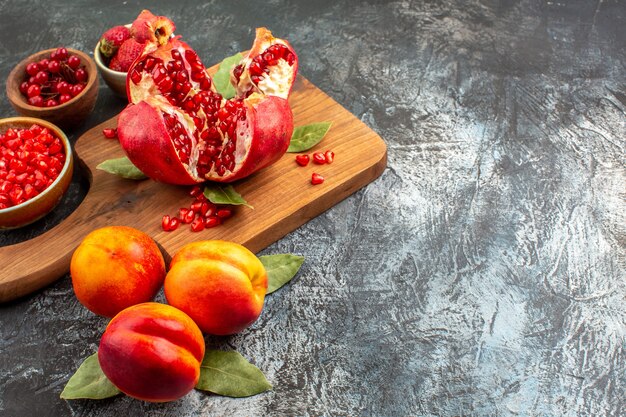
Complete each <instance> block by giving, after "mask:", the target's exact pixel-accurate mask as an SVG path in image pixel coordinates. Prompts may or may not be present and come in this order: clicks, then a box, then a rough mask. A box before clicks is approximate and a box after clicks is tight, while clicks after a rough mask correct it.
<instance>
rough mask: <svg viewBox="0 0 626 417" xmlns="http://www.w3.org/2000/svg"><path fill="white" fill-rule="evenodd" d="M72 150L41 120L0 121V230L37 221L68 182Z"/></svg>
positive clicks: (55, 203) (60, 195) (64, 139)
mask: <svg viewBox="0 0 626 417" xmlns="http://www.w3.org/2000/svg"><path fill="white" fill-rule="evenodd" d="M73 167H74V162H73V156H72V148H71V146H70V142H69V140H68V139H67V136H65V133H63V131H62V130H61V129H60V128H58V127H57V126H55V125H53V124H52V123H49V122H47V121H45V120H42V119H36V118H32V117H11V118H7V119H0V229H14V228H17V227H22V226H25V225H27V224H30V223H32V222H34V221H35V220H38V219H40V218H41V217H43V216H45V215H46V214H48V213H49V212H50V211H51V210H52V209H53V208H54V207H55V206H56V205H57V204H58V203H59V201H60V200H61V198H62V197H63V195H64V194H65V192H66V191H67V188H68V187H69V184H70V182H71V180H72V170H73Z"/></svg>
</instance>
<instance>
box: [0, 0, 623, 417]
mask: <svg viewBox="0 0 626 417" xmlns="http://www.w3.org/2000/svg"><path fill="white" fill-rule="evenodd" d="M200 3H201V2H191V1H186V2H183V1H176V2H173V1H170V2H165V1H155V2H150V3H147V2H146V3H145V4H140V3H139V2H136V1H127V2H120V1H106V2H104V1H80V2H78V1H69V0H66V1H55V2H46V1H42V0H36V1H31V2H18V1H13V2H10V1H0V13H1V16H0V75H1V76H2V79H6V76H7V75H8V74H9V71H10V70H11V68H12V67H13V66H14V65H15V64H16V63H17V62H18V61H19V60H21V59H23V58H24V57H26V56H28V55H30V54H31V53H34V52H36V51H39V50H41V49H46V48H50V47H56V46H59V45H65V46H68V47H72V48H76V49H80V50H83V51H86V52H90V53H91V52H92V51H93V48H94V46H95V44H96V42H97V41H98V39H99V36H100V34H101V33H102V32H103V31H104V30H106V29H107V28H109V27H111V26H113V25H117V24H123V23H127V22H131V21H132V20H133V19H134V17H135V16H136V15H137V14H138V13H139V11H140V10H141V9H142V8H144V7H148V8H150V9H151V10H152V11H153V12H155V13H157V14H164V15H167V16H169V17H171V18H172V19H173V20H174V21H175V23H176V25H177V28H178V29H177V31H176V32H177V34H180V35H182V36H183V37H184V39H185V40H186V41H187V42H188V43H189V44H191V45H192V47H194V48H195V49H196V50H197V51H198V53H199V54H200V56H201V57H202V59H203V60H204V62H205V63H206V64H207V65H211V64H213V63H216V62H218V61H220V60H221V59H222V58H223V57H226V56H229V55H232V54H233V53H235V52H237V51H240V50H243V49H247V48H249V46H250V45H251V42H252V39H253V36H254V28H255V27H257V26H267V27H269V28H270V29H271V30H272V31H273V32H274V33H275V34H276V35H277V36H280V37H284V38H286V39H288V40H289V41H290V42H291V43H292V44H293V45H294V47H295V48H296V50H297V51H298V53H299V56H300V71H301V74H303V75H304V76H306V77H307V78H308V79H310V80H311V81H312V82H313V83H314V84H315V85H317V86H318V87H320V88H321V89H322V90H324V91H325V92H327V93H328V94H329V95H330V96H332V97H333V98H334V99H336V100H337V101H338V102H339V103H341V104H342V105H343V106H345V107H346V108H347V109H349V110H350V111H351V112H353V113H354V114H356V115H357V117H359V118H360V119H361V120H363V121H364V122H365V123H366V124H368V125H369V126H370V127H371V128H372V129H374V130H375V131H376V132H378V133H379V134H380V135H381V136H382V137H383V139H384V140H385V141H386V143H387V145H388V151H389V161H388V168H387V169H386V171H385V172H384V173H383V175H382V176H381V177H380V178H379V179H378V180H377V181H375V182H374V183H372V184H371V185H369V186H367V187H366V188H364V189H362V190H360V191H359V192H357V193H356V194H354V195H353V196H351V197H350V198H348V199H347V200H345V201H343V202H341V203H340V204H338V205H337V206H335V207H334V208H332V209H331V210H329V211H328V212H326V213H324V214H323V215H321V216H319V217H318V218H316V219H313V220H312V221H310V222H309V223H307V224H305V225H304V226H302V227H301V228H299V229H297V230H296V231H294V232H293V233H291V234H289V235H288V236H286V237H285V238H284V239H282V240H281V241H279V242H277V243H276V244H274V245H272V246H270V247H269V248H268V249H266V250H265V251H264V252H263V253H268V254H269V253H281V252H292V253H298V254H302V255H304V256H306V263H305V264H304V266H303V269H302V270H301V272H300V273H299V275H298V276H297V277H296V278H295V279H294V281H293V282H292V283H291V284H290V285H288V286H287V287H285V288H283V289H282V290H280V291H279V292H277V293H275V294H273V295H271V296H269V297H268V298H267V301H266V306H265V310H264V313H263V315H262V317H261V319H260V320H259V321H258V322H257V323H255V324H254V325H253V326H252V328H250V329H248V330H246V331H244V332H243V333H241V334H239V335H237V336H234V337H230V338H207V342H208V343H209V345H211V346H218V347H221V348H234V349H236V350H238V351H239V352H241V353H242V354H243V355H244V356H245V357H246V358H248V359H249V360H250V361H251V362H253V363H255V364H256V365H257V366H258V367H259V368H260V369H262V370H263V371H264V373H265V374H266V376H267V378H268V379H269V380H270V381H271V382H272V383H273V385H274V390H273V391H272V392H268V393H264V394H261V395H258V396H255V397H252V398H247V399H230V398H223V397H217V396H213V395H210V394H206V393H202V392H197V391H194V392H192V393H191V394H189V395H187V396H186V397H184V398H183V399H181V400H179V401H176V402H173V403H169V404H148V403H142V402H140V401H136V400H133V399H130V398H126V397H122V396H120V397H116V398H114V399H110V400H104V401H70V402H66V401H63V400H61V399H59V393H60V392H61V390H62V388H63V386H64V385H65V383H66V382H67V380H68V378H69V376H70V375H71V374H72V373H73V372H74V371H75V370H76V368H77V367H78V365H79V364H80V363H81V362H82V360H83V359H84V358H86V357H87V356H88V355H90V354H91V353H93V352H94V351H95V350H96V348H97V345H98V342H99V339H100V335H101V334H102V332H103V330H104V328H105V326H106V320H105V319H103V318H99V317H95V316H94V315H93V314H91V313H90V312H89V311H87V310H86V309H85V308H83V307H82V306H81V305H80V304H79V303H78V301H77V300H76V299H75V297H74V295H73V292H72V288H71V283H70V280H69V277H68V276H65V277H63V278H61V279H60V280H59V281H58V282H56V283H55V284H53V285H51V286H50V287H48V288H46V289H44V290H42V291H39V292H38V293H35V294H33V295H30V296H28V297H25V298H23V299H21V300H18V301H15V302H11V303H8V304H5V305H2V306H0V414H2V415H3V416H40V417H43V416H61V415H74V416H86V415H90V416H112V415H131V416H136V415H149V416H164V415H168V416H169V415H172V416H173V415H184V416H200V415H232V416H240V415H246V416H252V415H255V416H265V415H279V416H280V415H315V416H317V415H363V416H368V415H372V416H400V415H429V416H430V415H445V416H452V415H477V416H485V415H492V416H509V415H542V416H543V415H566V416H575V415H584V416H587V415H589V416H605V415H608V416H617V415H620V411H619V410H620V409H622V410H623V409H624V407H625V404H624V394H625V392H626V365H625V363H624V360H625V344H626V340H625V335H626V323H625V321H626V319H625V317H626V308H625V307H624V305H625V303H624V301H625V299H626V280H625V278H626V274H625V271H626V262H625V258H626V257H625V251H624V248H625V243H626V230H625V229H626V226H625V225H626V221H625V220H626V219H625V212H626V210H625V209H626V204H625V197H626V192H625V191H626V190H625V184H626V172H625V166H626V160H625V159H626V158H625V147H626V140H625V133H626V126H625V120H626V119H625V117H624V111H625V109H626V85H625V81H626V80H625V77H624V59H625V48H624V45H625V44H626V35H625V29H624V28H626V21H625V19H626V6H625V3H624V2H623V1H617V0H606V1H603V0H599V1H564V0H554V1H512V0H508V1H505V0H503V1H495V0H493V1H490V0H482V1H472V2H467V1H461V0H459V1H452V0H433V1H425V2H422V1H389V2H383V1H369V2H362V1H356V0H353V1H344V2H336V1H316V2H309V1H295V0H293V1H288V0H274V1H267V2H242V1H229V2H226V1H209V2H202V4H200ZM123 106H124V103H123V102H122V101H120V100H119V99H117V98H115V97H114V96H113V95H112V93H111V92H110V91H109V90H108V88H107V87H106V85H105V84H104V83H103V82H102V83H101V86H100V94H99V97H98V102H97V106H96V109H95V111H94V113H93V114H92V116H91V117H90V118H89V119H88V120H87V121H86V122H85V124H84V125H82V126H77V127H76V128H75V129H73V130H68V131H67V133H68V134H69V136H70V138H71V139H72V141H75V140H76V139H77V138H78V137H79V136H80V135H81V133H83V132H85V131H86V130H88V129H89V128H90V127H91V126H94V125H95V124H97V123H99V122H102V121H104V120H106V119H108V118H110V117H113V116H114V115H116V114H117V113H118V112H119V111H120V110H121V109H122V108H123ZM0 115H1V116H2V117H6V116H12V115H14V112H13V110H12V108H11V107H10V105H9V103H8V101H7V100H6V98H5V99H4V100H1V101H0ZM337 157H338V158H340V157H341V155H337ZM81 178H82V176H81V174H80V173H77V174H76V180H75V182H74V183H73V185H72V187H71V189H70V192H69V193H68V195H67V198H66V199H65V200H64V201H63V204H62V205H61V206H60V207H58V208H57V209H56V210H55V211H54V213H52V214H51V215H49V216H48V217H46V218H45V219H44V220H41V221H39V222H37V223H36V224H34V225H32V226H30V227H28V228H26V229H23V230H19V231H5V232H0V245H9V244H11V243H15V242H17V241H20V240H23V239H27V238H28V237H30V236H34V235H37V234H39V233H41V232H42V231H44V230H47V229H48V228H50V227H52V226H54V224H56V223H58V222H59V221H60V219H62V218H64V217H65V216H67V215H68V214H69V213H70V212H71V211H72V210H73V209H74V208H75V207H76V206H77V205H78V204H79V202H80V200H81V199H82V196H83V195H84V193H85V190H86V188H85V187H86V185H84V184H83V183H81V181H80V179H81ZM294 192H301V191H300V190H294ZM51 250H53V249H51ZM32 255H33V256H37V254H35V253H33V254H32ZM159 299H161V300H162V297H161V296H160V298H159ZM621 413H622V414H621V415H623V411H622V412H621Z"/></svg>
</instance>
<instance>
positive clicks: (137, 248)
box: [70, 226, 165, 317]
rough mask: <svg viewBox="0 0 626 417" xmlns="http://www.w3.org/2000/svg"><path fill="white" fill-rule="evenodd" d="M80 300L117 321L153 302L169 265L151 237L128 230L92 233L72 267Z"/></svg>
mask: <svg viewBox="0 0 626 417" xmlns="http://www.w3.org/2000/svg"><path fill="white" fill-rule="evenodd" d="M70 273H71V275H72V285H73V286H74V293H75V294H76V298H78V301H80V302H81V303H82V304H83V305H84V306H85V307H87V308H88V309H89V310H91V311H92V312H94V313H96V314H99V315H102V316H106V317H113V316H114V315H116V314H117V313H119V312H120V311H122V310H123V309H125V308H126V307H130V306H132V305H134V304H139V303H143V302H146V301H150V300H152V299H153V298H154V296H155V295H156V293H157V292H158V291H159V289H160V288H161V285H162V284H163V280H164V279H165V261H164V260H163V255H162V254H161V251H160V250H159V247H158V246H157V245H156V243H154V240H152V238H151V237H150V236H148V235H147V234H145V233H143V232H140V231H139V230H137V229H134V228H132V227H126V226H109V227H103V228H100V229H96V230H94V231H93V232H91V233H89V234H88V235H87V236H86V237H85V239H84V240H83V241H82V242H81V244H80V245H79V246H78V248H77V249H76V251H74V254H73V255H72V261H71V264H70Z"/></svg>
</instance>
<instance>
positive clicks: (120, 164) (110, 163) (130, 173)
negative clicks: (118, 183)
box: [96, 156, 148, 180]
mask: <svg viewBox="0 0 626 417" xmlns="http://www.w3.org/2000/svg"><path fill="white" fill-rule="evenodd" d="M96 169H99V170H102V171H105V172H108V173H109V174H114V175H117V176H120V177H122V178H126V179H129V180H143V179H146V178H148V177H146V175H145V174H144V173H143V172H141V171H140V170H139V168H137V167H136V166H134V165H133V163H132V162H130V159H128V158H127V157H125V156H123V157H121V158H116V159H107V160H106V161H104V162H102V163H100V164H99V165H98V166H97V167H96Z"/></svg>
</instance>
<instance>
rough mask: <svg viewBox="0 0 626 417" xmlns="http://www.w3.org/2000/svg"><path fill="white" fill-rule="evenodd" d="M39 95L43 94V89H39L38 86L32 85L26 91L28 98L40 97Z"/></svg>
mask: <svg viewBox="0 0 626 417" xmlns="http://www.w3.org/2000/svg"><path fill="white" fill-rule="evenodd" d="M39 94H41V87H39V86H38V85H37V84H31V85H30V86H29V87H28V89H27V90H26V95H27V96H28V98H31V97H35V96H38V95H39Z"/></svg>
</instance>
